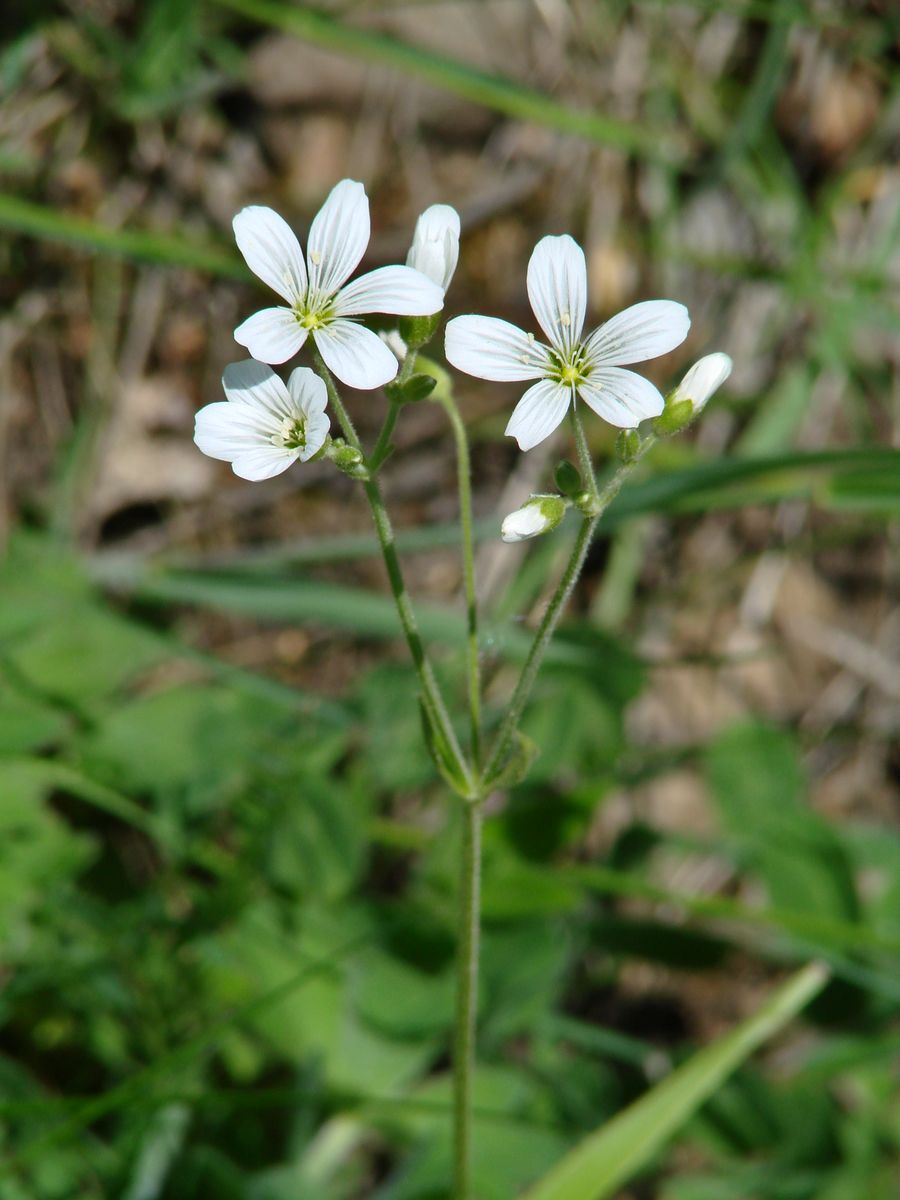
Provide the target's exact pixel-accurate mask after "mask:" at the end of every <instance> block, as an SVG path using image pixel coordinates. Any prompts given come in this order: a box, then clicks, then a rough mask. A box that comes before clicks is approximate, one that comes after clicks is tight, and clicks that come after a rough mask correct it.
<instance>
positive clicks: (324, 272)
mask: <svg viewBox="0 0 900 1200" xmlns="http://www.w3.org/2000/svg"><path fill="white" fill-rule="evenodd" d="M370 231H371V227H370V224H369V198H368V196H367V195H366V189H365V188H364V187H363V185H362V184H361V183H357V182H356V181H355V180H353V179H342V180H341V182H340V183H338V184H336V185H335V186H334V187H333V188H332V189H331V192H330V193H329V196H328V199H327V200H326V201H325V203H324V204H323V205H322V207H321V208H320V209H319V211H318V212H317V213H316V215H315V218H314V219H313V223H312V225H311V226H310V230H309V242H308V243H307V247H306V260H307V264H308V266H309V283H310V291H311V292H312V293H314V294H315V296H317V297H319V298H323V297H325V296H331V295H333V294H334V293H335V292H336V291H337V290H338V288H339V287H340V286H341V284H342V283H344V282H345V281H346V280H347V279H349V278H350V276H351V275H352V273H353V271H354V270H355V268H356V267H357V265H358V264H359V260H360V259H361V258H362V256H363V255H364V254H365V252H366V246H368V244H369V233H370Z"/></svg>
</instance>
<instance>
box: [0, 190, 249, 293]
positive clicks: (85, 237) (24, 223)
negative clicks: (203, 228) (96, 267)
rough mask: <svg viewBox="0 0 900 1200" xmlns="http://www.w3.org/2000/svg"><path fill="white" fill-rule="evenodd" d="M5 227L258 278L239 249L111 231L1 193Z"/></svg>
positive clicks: (157, 261) (142, 258) (0, 223)
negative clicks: (250, 270)
mask: <svg viewBox="0 0 900 1200" xmlns="http://www.w3.org/2000/svg"><path fill="white" fill-rule="evenodd" d="M0 229H10V230H13V231H14V232H16V233H24V234H27V235H28V236H29V237H35V238H40V239H41V240H43V241H47V242H62V243H64V244H66V245H70V246H79V247H83V248H85V249H87V250H93V251H95V252H96V253H98V254H112V255H116V256H118V257H121V258H127V259H131V260H133V261H134V262H145V263H152V264H154V265H156V266H167V267H188V268H190V269H192V270H196V271H203V272H205V273H206V274H208V275H219V276H221V277H222V278H224V279H238V280H242V281H246V280H250V279H251V278H252V276H251V275H250V272H249V271H248V270H247V268H246V267H245V266H244V264H243V263H242V262H241V260H240V258H239V257H238V256H237V254H235V253H234V252H233V251H231V250H229V249H227V248H226V247H224V246H222V247H220V246H215V245H209V244H204V243H203V242H199V241H194V240H192V235H190V234H181V235H180V236H174V235H171V234H165V233H151V232H148V231H147V230H142V229H109V228H107V227H106V226H103V225H98V224H96V223H95V222H94V221H86V220H85V219H84V218H83V217H73V216H71V215H69V214H68V213H63V212H60V211H59V209H56V208H48V207H46V206H44V205H42V204H34V203H32V202H31V201H30V200H22V199H20V198H19V197H18V196H10V195H8V194H5V193H0Z"/></svg>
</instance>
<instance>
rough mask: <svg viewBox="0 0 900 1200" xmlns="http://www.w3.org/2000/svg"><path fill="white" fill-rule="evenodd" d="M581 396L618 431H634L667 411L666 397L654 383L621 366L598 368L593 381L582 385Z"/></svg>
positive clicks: (579, 388) (579, 392)
mask: <svg viewBox="0 0 900 1200" xmlns="http://www.w3.org/2000/svg"><path fill="white" fill-rule="evenodd" d="M578 394H579V396H581V398H582V400H584V402H585V403H586V404H588V405H589V406H590V407H591V408H592V409H593V410H594V412H595V413H596V414H597V415H598V416H599V417H602V418H603V419H604V421H609V423H610V425H615V426H616V427H617V428H618V429H634V428H635V427H636V426H637V425H638V424H639V423H640V422H641V421H645V420H646V419H647V418H648V417H658V416H659V414H660V413H661V412H662V410H663V398H662V396H661V395H660V393H659V390H658V389H657V388H656V387H654V386H653V384H652V383H651V382H650V380H649V379H645V378H644V377H643V375H637V374H636V373H635V372H634V371H623V370H622V368H621V367H598V368H597V369H596V370H594V371H592V372H591V377H590V379H588V380H586V381H584V382H583V383H579V385H578Z"/></svg>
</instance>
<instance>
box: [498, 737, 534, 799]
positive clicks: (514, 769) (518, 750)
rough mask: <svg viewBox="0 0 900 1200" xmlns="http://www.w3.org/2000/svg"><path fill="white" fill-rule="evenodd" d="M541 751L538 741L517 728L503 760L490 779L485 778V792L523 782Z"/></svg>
mask: <svg viewBox="0 0 900 1200" xmlns="http://www.w3.org/2000/svg"><path fill="white" fill-rule="evenodd" d="M540 752H541V750H540V747H539V746H538V744H537V742H535V741H534V740H533V739H532V738H530V737H529V736H528V735H527V734H525V733H522V731H521V730H520V729H517V730H516V732H515V733H514V734H513V737H512V740H511V742H510V747H509V750H508V752H507V754H506V757H505V758H504V760H503V762H502V763H501V764H500V766H499V767H498V768H497V770H496V771H495V772H494V773H493V774H492V775H491V776H490V778H489V779H485V780H484V790H485V792H489V791H491V792H492V791H496V790H498V789H506V788H511V787H515V786H516V784H517V783H521V782H522V780H523V779H524V778H525V777H526V776H527V774H528V772H529V771H530V770H531V764H532V763H533V762H534V760H535V759H536V758H537V756H538V755H539V754H540Z"/></svg>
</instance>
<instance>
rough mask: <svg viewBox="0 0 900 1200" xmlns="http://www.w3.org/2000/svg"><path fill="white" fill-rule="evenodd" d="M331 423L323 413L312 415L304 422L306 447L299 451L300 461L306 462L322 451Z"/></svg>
mask: <svg viewBox="0 0 900 1200" xmlns="http://www.w3.org/2000/svg"><path fill="white" fill-rule="evenodd" d="M330 428H331V422H330V421H329V420H328V417H327V416H326V415H325V413H313V414H312V416H311V417H309V419H308V420H307V422H306V445H305V446H304V447H303V449H302V450H301V451H300V461H301V462H306V461H307V460H308V459H310V458H312V456H313V455H314V454H318V452H319V451H320V450H321V449H322V446H323V445H324V443H325V439H326V438H327V437H328V431H329V429H330Z"/></svg>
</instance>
